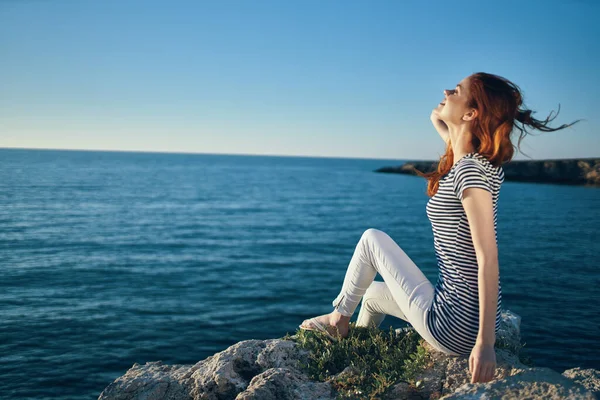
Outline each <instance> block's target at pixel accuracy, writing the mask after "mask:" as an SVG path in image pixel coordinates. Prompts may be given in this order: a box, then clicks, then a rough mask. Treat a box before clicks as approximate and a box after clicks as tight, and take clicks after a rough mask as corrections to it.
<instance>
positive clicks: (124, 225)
mask: <svg viewBox="0 0 600 400" xmlns="http://www.w3.org/2000/svg"><path fill="white" fill-rule="evenodd" d="M403 161H404V160H360V159H326V158H299V157H260V156H223V155H190V154H156V153H154V154H152V153H126V152H87V151H55V150H16V149H0V188H1V190H0V263H1V264H0V268H1V270H2V275H1V279H0V397H1V398H4V399H26V398H35V399H45V398H53V399H96V398H97V397H98V395H99V394H100V393H101V391H102V390H103V389H104V388H105V387H106V386H107V385H109V384H110V383H111V382H112V381H113V380H115V379H116V378H117V377H119V376H121V375H123V374H124V373H125V372H126V371H127V369H129V368H130V367H131V366H132V365H133V363H136V362H137V363H140V364H143V363H145V362H148V361H157V360H162V361H163V362H165V363H168V364H194V363H196V362H197V361H199V360H201V359H204V358H206V357H208V356H209V355H212V354H214V353H215V352H218V351H221V350H223V349H225V348H226V347H228V346H230V345H232V344H234V343H236V342H238V341H240V340H246V339H269V338H278V337H282V336H284V335H285V334H286V333H288V332H290V333H291V332H295V331H296V327H297V326H298V324H299V323H300V322H302V320H303V319H305V318H308V317H311V316H315V315H319V314H323V313H326V312H329V311H331V302H332V300H333V299H334V298H335V296H336V295H337V294H338V291H339V290H340V288H341V284H342V281H343V278H344V274H345V270H346V267H347V265H348V262H349V261H350V258H351V256H352V253H353V251H354V247H355V246H356V243H357V242H358V240H359V238H360V236H361V234H362V233H363V232H364V231H365V230H366V229H367V228H377V229H381V230H383V231H385V232H387V233H388V234H389V235H390V236H392V238H394V240H395V241H396V242H397V243H398V244H399V245H400V246H401V247H402V248H403V250H404V251H405V252H406V253H407V254H408V255H409V256H410V257H411V258H412V259H413V260H414V261H415V263H416V264H417V265H419V267H420V268H421V269H422V271H423V272H424V273H425V275H426V276H427V277H428V278H429V279H430V280H431V281H432V283H435V282H436V280H437V266H436V260H435V253H434V250H433V235H432V232H431V225H430V223H429V221H428V220H427V216H426V214H425V205H426V202H427V200H428V197H427V196H426V194H425V180H423V179H422V178H419V177H414V176H405V175H392V174H377V173H374V172H373V170H374V169H376V168H378V167H381V166H385V165H398V164H400V163H402V162H403ZM598 210H600V190H598V189H595V188H586V187H573V186H561V185H549V184H529V183H516V182H505V183H504V184H503V186H502V190H501V194H500V202H499V210H498V240H499V258H500V274H501V279H502V285H503V295H504V296H503V305H504V307H505V308H508V309H510V310H512V311H514V312H516V313H517V314H519V315H521V316H522V318H523V320H522V326H521V329H522V334H523V341H524V342H525V343H526V346H525V350H526V352H527V354H528V355H529V356H531V357H532V359H533V360H534V362H535V364H536V366H545V367H550V368H553V369H555V370H557V371H559V372H562V371H563V370H564V369H567V368H571V367H576V366H581V367H584V368H600V345H599V344H600V338H599V337H598V334H599V333H600V331H599V329H598V326H600V315H599V314H598V312H597V303H598V300H599V292H598V288H599V287H600V282H599V281H600V272H599V269H598V253H599V252H600V245H599V244H598V225H599V224H600V213H599V211H598ZM376 279H377V280H382V279H381V277H379V276H378V277H377V278H376ZM357 314H358V311H357V313H356V314H355V316H354V318H353V320H355V319H356V316H357ZM390 325H392V326H394V327H401V326H406V323H405V322H403V321H401V320H399V319H396V318H394V317H391V316H388V317H387V318H386V320H385V321H384V322H383V324H382V328H387V327H388V326H390Z"/></svg>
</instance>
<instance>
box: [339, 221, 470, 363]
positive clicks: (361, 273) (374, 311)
mask: <svg viewBox="0 0 600 400" xmlns="http://www.w3.org/2000/svg"><path fill="white" fill-rule="evenodd" d="M377 273H379V274H380V275H381V277H382V278H383V282H377V281H374V279H375V275H377ZM434 292H435V289H434V287H433V285H432V284H431V282H429V279H427V277H426V276H425V275H423V273H422V272H421V270H420V269H419V267H417V266H416V265H415V263H414V262H413V261H412V260H411V259H410V258H409V257H408V256H407V255H406V253H405V252H404V251H403V250H402V249H401V248H400V246H398V244H396V242H394V240H393V239H392V238H391V237H389V235H388V234H386V233H385V232H382V231H380V230H377V229H372V228H371V229H367V230H366V231H365V232H364V233H363V235H362V237H361V238H360V241H359V242H358V244H357V245H356V249H355V250H354V255H353V256H352V259H351V260H350V264H349V265H348V270H347V271H346V277H345V278H344V284H343V286H342V290H341V292H340V294H339V295H338V296H337V297H336V298H335V300H334V301H333V307H334V308H335V309H336V310H337V311H338V312H340V313H341V314H342V315H345V316H352V315H354V311H355V310H356V307H358V303H360V301H361V299H362V306H361V308H360V312H359V314H358V320H357V321H356V326H368V325H369V324H372V325H375V326H376V327H378V326H379V325H380V324H381V322H382V321H383V319H384V318H385V316H386V314H389V315H393V316H395V317H398V318H401V319H403V320H405V321H407V322H409V323H410V324H411V325H412V326H413V328H414V329H415V330H416V331H417V332H418V333H419V335H421V337H422V338H423V339H425V341H427V342H428V343H429V344H431V345H432V346H433V347H434V348H436V349H438V350H440V351H442V352H444V353H446V354H450V355H458V354H457V353H455V352H453V351H451V350H448V349H447V348H446V347H444V346H443V345H441V344H440V343H439V342H438V341H437V340H436V339H435V338H434V337H433V335H431V332H430V331H429V327H428V326H427V315H428V313H429V306H430V305H431V303H432V302H433V295H434ZM363 296H364V297H363Z"/></svg>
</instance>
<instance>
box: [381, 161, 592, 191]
mask: <svg viewBox="0 0 600 400" xmlns="http://www.w3.org/2000/svg"><path fill="white" fill-rule="evenodd" d="M437 166H438V161H415V162H407V163H404V164H402V165H400V166H396V167H383V168H379V169H377V170H375V172H384V173H394V174H409V175H417V174H416V173H415V171H414V170H415V168H416V169H418V170H419V171H421V172H425V173H427V172H431V171H434V170H435V169H436V168H437ZM502 168H503V169H504V180H505V181H517V182H538V183H560V184H567V185H586V186H600V158H579V159H563V160H533V161H530V160H524V161H521V160H519V161H510V162H508V163H506V164H503V165H502Z"/></svg>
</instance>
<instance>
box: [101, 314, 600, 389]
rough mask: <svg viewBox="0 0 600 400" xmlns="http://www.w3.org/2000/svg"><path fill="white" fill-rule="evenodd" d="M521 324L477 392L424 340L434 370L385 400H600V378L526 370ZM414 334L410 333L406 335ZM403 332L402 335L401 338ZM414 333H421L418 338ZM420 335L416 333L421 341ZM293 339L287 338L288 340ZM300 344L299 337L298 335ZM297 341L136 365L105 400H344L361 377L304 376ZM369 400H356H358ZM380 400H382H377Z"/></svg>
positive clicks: (460, 366)
mask: <svg viewBox="0 0 600 400" xmlns="http://www.w3.org/2000/svg"><path fill="white" fill-rule="evenodd" d="M520 322H521V318H520V317H519V316H518V315H516V314H514V313H512V312H511V311H508V310H507V311H504V312H503V313H502V322H501V329H500V332H499V333H498V335H497V337H496V366H497V367H496V372H495V376H494V379H493V380H492V381H490V382H485V383H475V384H471V383H469V382H470V378H471V375H470V373H469V367H468V356H459V357H453V356H448V355H445V354H444V353H441V352H439V351H437V350H435V349H434V348H432V347H431V346H429V344H428V343H427V342H425V341H424V340H422V339H420V341H419V346H420V347H422V349H421V350H423V352H422V353H423V354H426V360H427V363H426V364H424V365H425V367H424V368H422V369H421V370H420V371H419V372H418V373H417V375H416V376H415V379H414V380H411V381H410V382H407V381H400V382H396V383H395V384H394V385H393V386H391V389H390V390H388V391H387V392H386V393H385V395H384V396H383V397H382V399H597V398H598V396H599V395H600V371H598V370H595V369H580V368H571V369H568V370H566V371H564V372H562V373H559V372H557V371H555V370H552V369H550V368H545V367H529V366H528V365H525V364H523V363H522V360H521V359H520V357H519V351H520V349H521V348H522V345H521V337H520V336H521V335H520ZM407 330H408V331H410V330H412V328H411V327H409V328H404V331H405V332H406V331H407ZM401 331H403V330H402V329H398V330H396V332H397V334H398V335H399V334H400V332H401ZM412 331H413V332H414V330H412ZM415 334H416V333H415ZM286 336H287V335H286ZM295 336H297V335H295ZM290 338H291V339H284V338H282V339H267V340H245V341H242V342H238V343H236V344H234V345H232V346H231V347H229V348H227V349H225V350H223V351H221V352H219V353H216V354H214V355H212V356H210V357H208V358H206V359H204V360H201V361H199V362H197V363H196V364H193V365H165V364H163V363H162V362H161V361H155V362H147V363H146V364H144V365H140V364H138V363H135V364H134V365H133V366H132V367H131V368H130V369H129V370H128V371H127V372H126V373H125V374H124V375H123V376H121V377H119V378H117V379H116V380H115V381H114V382H113V383H111V384H110V385H108V386H107V387H106V388H105V389H104V391H103V392H102V393H101V394H100V397H99V400H108V399H115V400H117V399H118V400H129V399H132V400H133V399H140V400H141V399H144V400H153V399H156V400H158V399H166V400H179V399H206V400H225V399H236V400H250V399H257V400H271V399H272V400H283V399H324V400H330V399H331V400H333V399H336V398H340V397H339V396H338V395H339V393H337V392H336V390H335V388H334V386H333V385H332V382H333V380H334V379H335V378H339V377H340V376H341V375H345V376H348V377H351V376H352V375H353V374H359V373H360V371H356V370H354V369H353V368H352V367H351V366H348V367H347V368H346V369H344V370H343V371H342V372H340V373H338V374H336V375H335V376H331V377H330V378H328V379H326V380H324V381H316V380H311V379H310V378H309V377H308V376H307V375H306V374H305V373H304V372H302V369H301V368H300V363H306V362H307V361H308V359H309V358H308V352H307V351H305V350H303V349H301V348H300V346H299V345H298V344H297V343H296V342H295V341H294V340H292V339H293V336H292V337H290ZM343 398H355V399H361V398H368V397H361V395H360V394H357V395H356V396H355V397H347V396H346V397H343ZM378 398H379V397H378Z"/></svg>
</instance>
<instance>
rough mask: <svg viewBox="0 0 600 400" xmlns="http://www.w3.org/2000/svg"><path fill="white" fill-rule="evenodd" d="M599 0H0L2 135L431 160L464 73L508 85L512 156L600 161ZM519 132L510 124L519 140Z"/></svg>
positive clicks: (70, 145) (72, 143)
mask: <svg viewBox="0 0 600 400" xmlns="http://www.w3.org/2000/svg"><path fill="white" fill-rule="evenodd" d="M599 20H600V2H597V1H596V0H569V1H514V0H509V1H502V2H499V1H447V0H446V1H434V0H431V1H417V0H412V1H411V0H407V1H401V0H395V1H378V0H372V1H350V0H345V1H327V0H319V1H314V0H303V1H292V0H277V1H267V0H247V1H229V0H219V1H216V0H215V1H210V2H209V1H179V0H173V1H166V0H165V1H152V0H143V1H142V0H140V1H133V0H118V1H115V0H102V1H92V0H0V147H4V148H12V147H18V148H52V149H90V150H125V151H160V152H184V153H216V154H261V155H294V156H318V157H350V158H377V159H438V158H439V157H440V156H441V155H442V154H443V153H444V151H445V144H444V142H443V141H442V139H441V137H440V136H439V135H438V133H437V131H436V130H435V128H434V127H433V125H432V124H431V121H430V119H429V117H430V114H431V111H432V109H433V108H435V107H436V106H437V105H438V103H439V102H440V101H442V100H443V98H444V95H443V90H444V89H453V88H454V86H455V85H456V84H457V83H458V82H459V81H460V80H461V79H463V78H464V77H466V76H468V75H470V74H472V73H475V72H480V71H482V72H488V73H493V74H497V75H500V76H503V77H505V78H507V79H509V80H511V81H512V82H514V83H515V84H517V85H518V86H519V87H520V88H521V90H522V93H523V95H524V101H525V106H526V107H528V108H530V109H532V110H534V111H535V113H534V114H533V116H534V117H535V118H538V119H545V118H546V117H547V116H548V115H549V114H550V113H551V112H552V113H553V115H555V114H556V112H557V111H558V107H559V104H560V113H559V114H558V116H557V117H556V119H555V120H554V121H553V122H552V124H551V126H553V127H555V126H559V125H561V124H565V123H570V122H573V121H575V120H577V119H584V121H581V122H578V123H577V124H576V125H574V126H573V127H571V128H567V129H563V130H559V131H556V132H548V133H546V132H540V131H533V133H534V135H528V136H527V137H526V138H525V139H524V140H523V141H522V143H521V150H522V152H524V154H522V153H519V152H516V153H515V158H514V159H516V160H519V159H547V158H583V157H598V156H600V129H599V128H600V117H599V116H598V115H599V113H598V111H597V107H596V105H597V104H598V103H599V102H598V98H599V97H600V74H599V71H600V40H598V38H600V24H598V21H599ZM517 140H518V131H515V132H514V133H513V142H514V145H515V147H516V146H517Z"/></svg>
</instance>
